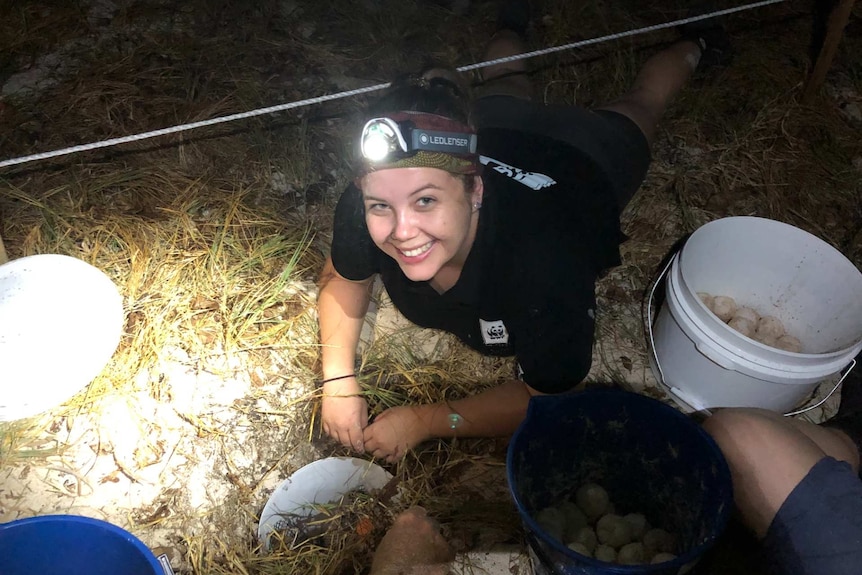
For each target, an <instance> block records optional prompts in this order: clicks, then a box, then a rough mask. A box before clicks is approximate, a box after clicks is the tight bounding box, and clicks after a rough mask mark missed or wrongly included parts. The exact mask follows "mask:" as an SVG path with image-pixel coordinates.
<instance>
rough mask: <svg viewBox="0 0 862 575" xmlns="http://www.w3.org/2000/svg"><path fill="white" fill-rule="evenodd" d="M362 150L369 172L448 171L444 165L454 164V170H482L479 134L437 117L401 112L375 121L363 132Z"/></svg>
mask: <svg viewBox="0 0 862 575" xmlns="http://www.w3.org/2000/svg"><path fill="white" fill-rule="evenodd" d="M360 151H361V153H362V158H363V159H364V161H365V163H366V165H367V168H368V169H369V170H378V169H385V168H395V167H402V166H423V165H427V166H430V167H443V168H444V169H448V168H446V167H445V166H441V163H442V164H447V165H448V164H450V163H451V164H452V165H453V166H455V168H453V169H451V170H450V171H454V172H457V173H476V172H477V171H478V156H477V154H476V132H475V131H474V130H473V129H472V128H471V127H469V126H467V125H464V124H461V123H460V122H456V121H455V120H451V119H449V118H446V117H444V116H437V115H435V114H424V113H421V112H397V113H393V114H389V115H388V116H385V117H379V118H372V119H371V120H368V121H367V122H366V123H365V127H363V129H362V136H361V138H360ZM423 153H424V154H423ZM426 156H427V158H426ZM446 157H449V158H450V159H451V162H450V161H448V160H446V159H445V158H446ZM423 158H425V160H423ZM411 159H412V160H411ZM441 159H442V160H441Z"/></svg>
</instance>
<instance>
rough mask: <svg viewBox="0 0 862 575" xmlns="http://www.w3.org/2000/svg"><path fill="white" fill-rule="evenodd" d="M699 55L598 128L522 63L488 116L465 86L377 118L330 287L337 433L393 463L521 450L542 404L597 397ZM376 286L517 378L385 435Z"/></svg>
mask: <svg viewBox="0 0 862 575" xmlns="http://www.w3.org/2000/svg"><path fill="white" fill-rule="evenodd" d="M521 51H523V46H522V45H521V42H520V39H519V37H518V36H517V34H515V33H514V32H512V31H511V30H501V31H500V32H499V33H498V34H497V35H496V36H495V38H494V39H493V40H492V42H491V45H490V47H489V50H488V55H489V56H493V57H495V58H497V57H502V56H506V55H510V54H515V53H519V52H521ZM699 55H700V47H699V46H698V44H696V43H695V42H692V41H687V40H683V41H680V42H678V43H676V44H674V45H672V46H670V47H669V48H667V49H665V50H664V51H662V52H659V53H658V54H656V55H654V56H653V57H652V58H650V59H649V60H648V61H647V62H646V64H645V66H644V68H643V70H642V72H641V73H640V75H639V76H638V78H637V80H636V83H635V86H634V87H633V89H632V90H631V91H630V92H629V93H627V94H625V95H624V96H623V97H622V98H620V99H619V100H617V101H615V102H613V103H611V104H609V105H608V106H606V107H605V108H604V109H601V110H596V111H588V110H583V109H577V108H568V107H556V108H554V107H549V106H543V105H540V104H535V103H533V102H530V101H529V83H528V81H526V76H524V75H523V74H520V73H521V72H523V71H524V69H523V68H522V67H520V66H521V65H520V64H509V65H506V66H503V67H495V68H492V69H490V70H489V71H487V72H486V74H485V83H484V85H483V87H482V94H481V97H479V98H478V99H477V100H476V101H475V102H473V103H470V101H469V99H468V98H467V96H466V93H467V91H466V90H465V89H464V88H463V87H462V86H461V85H460V84H459V82H458V78H457V77H456V76H454V75H453V74H452V73H449V72H445V71H441V70H432V71H430V72H428V73H426V74H423V75H420V76H414V77H403V78H400V79H398V80H396V81H395V82H393V84H392V86H391V87H390V89H389V91H388V92H387V93H386V94H384V95H383V97H382V98H381V99H380V100H379V101H378V102H377V103H376V104H375V105H373V106H372V107H371V108H370V109H369V110H368V113H367V116H366V118H367V121H366V123H365V126H364V128H363V130H362V134H361V145H360V150H361V154H362V158H361V160H362V172H361V174H360V175H359V177H358V178H357V179H356V181H355V182H354V184H352V185H350V186H348V188H347V190H345V192H344V194H343V195H342V197H341V199H340V201H339V203H338V206H337V208H336V212H335V222H334V235H333V243H332V252H331V257H330V258H329V260H328V261H327V263H326V266H325V268H324V270H323V274H322V278H321V290H320V298H319V302H318V307H319V317H320V335H321V343H322V363H323V377H324V384H323V405H322V422H323V429H324V431H325V432H326V433H328V434H329V435H331V436H332V437H334V438H335V439H337V440H338V441H340V442H341V443H342V444H344V445H346V446H349V447H352V448H353V449H355V450H357V451H368V452H370V453H372V454H373V455H374V456H376V457H380V458H385V459H387V460H388V461H395V460H397V459H399V458H400V457H402V456H403V455H404V454H405V453H406V451H407V450H409V449H411V448H412V447H413V446H415V445H417V444H418V443H420V442H422V441H424V440H426V439H430V438H434V437H451V436H454V435H455V434H456V433H457V434H458V435H459V436H462V437H493V436H505V435H508V434H511V433H512V432H513V431H514V430H515V429H516V428H517V426H518V424H519V423H520V422H521V420H522V419H523V417H524V414H525V413H526V407H527V404H528V402H529V399H530V397H531V396H533V395H536V394H542V393H561V392H566V391H570V390H571V389H573V388H574V387H575V386H576V385H577V384H579V383H580V382H581V380H582V379H583V378H584V377H585V376H586V374H587V372H588V371H589V368H590V362H591V355H592V354H591V352H592V344H593V331H594V318H595V311H594V310H595V295H594V289H595V281H596V278H597V277H598V275H599V274H600V273H601V272H602V271H603V270H605V269H607V268H610V267H612V266H615V265H618V264H619V243H620V241H621V239H622V234H621V233H620V229H619V213H620V210H621V209H622V208H623V207H625V205H626V203H627V202H628V200H629V199H630V198H631V197H632V195H633V194H634V193H635V191H636V190H637V189H638V187H639V186H640V183H641V181H642V180H643V177H644V175H645V173H646V169H647V166H648V164H649V159H650V152H649V138H650V137H651V135H652V133H653V132H654V130H655V125H656V123H657V122H658V119H659V118H660V117H661V115H662V113H663V111H664V108H665V106H666V105H667V104H668V103H669V101H670V99H671V98H672V97H673V96H674V95H675V94H676V93H677V91H678V90H679V89H680V88H681V87H682V85H683V84H684V82H685V81H686V80H687V78H688V77H689V76H690V75H691V73H692V70H693V62H696V61H697V59H698V58H699ZM513 74H514V76H513ZM519 74H520V75H519ZM378 274H379V275H380V276H381V278H382V280H383V284H384V286H385V287H386V290H387V292H388V293H389V296H390V298H391V299H392V302H393V303H394V305H395V306H396V307H397V308H398V309H399V310H400V311H401V313H402V314H404V316H405V317H406V318H407V319H409V320H410V321H412V322H413V323H415V324H417V325H419V326H422V327H429V328H435V329H441V330H445V331H448V332H450V333H453V334H455V335H457V336H458V337H459V338H460V339H461V340H462V341H464V342H465V343H466V344H467V345H469V346H470V347H472V348H473V349H475V350H477V351H479V352H481V353H484V354H487V355H514V356H516V359H517V362H518V366H519V371H520V377H519V379H514V378H513V379H512V380H510V381H507V382H505V383H503V384H502V385H500V386H498V387H495V388H492V389H490V390H487V391H484V392H482V393H479V394H477V395H474V396H471V397H467V398H464V399H462V400H458V401H452V402H446V403H439V404H434V405H416V406H400V407H395V408H391V409H388V410H386V411H384V412H383V413H381V414H379V415H378V416H377V417H376V418H375V420H374V422H373V423H371V424H370V425H369V423H368V407H367V404H366V403H365V400H364V399H363V398H362V396H361V394H360V388H359V385H358V383H357V381H356V377H355V375H354V360H355V354H356V347H357V344H358V341H359V334H360V331H361V328H362V323H363V319H364V316H365V313H366V310H367V307H368V303H369V298H370V292H369V289H370V286H371V283H372V280H373V278H374V277H375V276H376V275H378ZM454 418H457V419H454ZM453 421H457V422H458V423H457V425H453V424H452V422H453Z"/></svg>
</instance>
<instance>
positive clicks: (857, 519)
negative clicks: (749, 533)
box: [763, 457, 862, 575]
mask: <svg viewBox="0 0 862 575" xmlns="http://www.w3.org/2000/svg"><path fill="white" fill-rule="evenodd" d="M763 543H764V548H765V551H766V553H767V557H768V558H769V559H770V560H769V563H770V565H771V567H772V571H773V572H774V573H780V574H781V575H857V574H859V573H862V481H860V480H859V477H857V475H856V474H855V473H853V469H852V468H851V467H850V465H848V464H847V463H845V462H843V461H836V460H835V459H833V458H831V457H824V458H823V459H821V460H820V461H819V462H817V464H816V465H815V466H814V467H812V468H811V471H809V472H808V475H806V476H805V478H804V479H803V480H802V481H801V482H800V483H799V485H797V486H796V488H795V489H794V490H793V491H791V493H790V495H789V496H788V497H787V500H786V501H785V502H784V504H783V505H782V506H781V509H779V510H778V513H777V514H776V516H775V519H774V520H773V521H772V524H771V525H770V526H769V530H768V531H767V533H766V538H765V539H764V542H763Z"/></svg>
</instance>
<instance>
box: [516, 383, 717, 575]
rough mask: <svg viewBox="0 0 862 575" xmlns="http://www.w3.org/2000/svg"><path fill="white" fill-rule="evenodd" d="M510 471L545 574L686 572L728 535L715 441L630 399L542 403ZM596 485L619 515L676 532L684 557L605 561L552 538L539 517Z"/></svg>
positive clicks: (531, 415) (519, 438) (653, 404)
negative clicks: (637, 562)
mask: <svg viewBox="0 0 862 575" xmlns="http://www.w3.org/2000/svg"><path fill="white" fill-rule="evenodd" d="M506 469H507V475H508V480H509V488H510V489H511V492H512V495H513V497H514V499H515V504H516V506H517V508H518V512H519V513H520V516H521V519H522V521H523V523H524V527H525V529H526V532H527V542H528V544H529V550H530V555H531V559H532V562H533V567H534V570H535V572H536V575H610V574H627V575H634V574H638V575H641V574H650V575H665V574H667V575H676V574H678V573H685V572H686V571H688V569H690V568H692V567H693V566H694V564H695V563H696V562H697V561H698V559H700V557H701V556H702V555H703V553H704V552H705V551H706V550H707V549H709V548H710V547H711V546H712V545H713V544H714V543H715V541H716V540H717V539H718V537H719V536H720V535H721V533H722V532H723V531H724V528H725V526H726V525H727V520H728V517H729V514H730V512H731V510H732V508H733V492H732V486H731V480H730V471H729V470H728V467H727V463H726V462H725V460H724V457H723V456H722V454H721V452H720V451H719V449H718V446H717V445H716V444H715V442H714V441H713V440H712V438H711V437H709V435H707V434H706V432H704V431H703V429H702V428H701V427H700V426H699V425H698V424H697V423H695V422H694V421H692V420H691V419H689V418H688V417H687V416H685V415H683V414H682V413H680V412H679V411H677V410H675V409H673V408H671V407H669V406H667V405H665V404H664V403H661V402H660V401H657V400H655V399H650V398H648V397H644V396H641V395H637V394H634V393H628V392H624V391H616V390H590V391H584V392H580V393H573V394H570V395H562V396H538V397H533V398H532V399H531V400H530V406H529V408H528V410H527V417H526V418H525V419H524V421H523V423H522V424H521V426H520V427H519V428H518V430H517V431H516V432H515V435H514V436H513V437H512V441H511V443H510V444H509V451H508V454H507V461H506ZM587 482H594V483H598V484H599V485H602V486H603V487H604V488H605V489H606V490H607V491H608V493H609V494H610V497H611V500H612V501H613V502H614V505H615V508H616V513H618V514H626V513H643V514H644V515H646V517H647V519H648V520H649V521H650V522H651V523H652V524H653V525H654V526H659V527H662V528H664V529H666V530H668V531H670V532H672V533H675V534H677V535H678V540H679V542H680V544H679V552H678V553H677V557H676V559H674V560H672V561H667V562H665V563H659V564H656V565H649V564H643V565H617V564H613V563H606V562H603V561H599V560H597V559H593V558H591V557H587V556H585V555H581V554H579V553H576V552H575V551H572V550H570V549H568V548H567V547H566V546H565V545H564V544H563V543H562V542H560V541H559V540H557V539H556V538H554V537H552V536H551V535H549V534H548V533H546V532H545V531H544V530H543V529H542V528H541V527H540V526H539V525H538V523H537V522H536V520H535V519H534V517H536V514H537V513H538V512H539V511H541V510H542V509H544V508H545V507H548V506H550V505H552V504H553V505H556V504H558V503H560V502H561V501H562V500H564V499H568V498H570V497H569V496H570V495H571V494H573V493H574V491H575V490H576V489H577V488H578V486H580V485H582V484H584V483H587ZM571 499H573V498H571Z"/></svg>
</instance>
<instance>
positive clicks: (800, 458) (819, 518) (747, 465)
mask: <svg viewBox="0 0 862 575" xmlns="http://www.w3.org/2000/svg"><path fill="white" fill-rule="evenodd" d="M704 428H705V429H706V431H707V432H709V433H710V435H712V436H713V438H715V440H716V442H717V443H718V445H719V447H720V448H721V450H722V452H723V453H724V455H725V457H726V459H727V462H728V465H729V467H730V471H731V476H732V478H733V488H734V499H735V501H736V505H737V508H738V510H739V512H740V515H741V517H742V519H743V522H744V523H745V524H746V525H748V526H749V527H750V528H751V529H752V531H753V532H754V533H755V535H757V537H759V538H760V539H762V540H763V543H764V547H765V549H766V551H767V553H768V554H769V556H770V559H771V562H772V563H773V564H774V565H775V569H776V572H777V573H781V574H782V575H791V574H792V575H796V574H799V575H808V574H818V573H829V574H830V575H850V574H851V573H856V572H858V567H859V565H860V564H862V481H860V480H859V477H858V475H857V474H858V471H859V450H858V449H857V448H856V445H855V443H854V442H853V440H852V439H851V438H850V437H849V436H848V435H847V434H846V433H844V432H842V431H839V430H836V429H830V428H826V427H821V426H817V425H813V424H810V423H807V422H804V421H799V420H795V419H791V418H786V417H783V416H782V415H780V414H777V413H774V412H770V411H765V410H759V409H725V410H721V411H719V412H717V413H716V414H715V415H713V416H712V417H710V418H709V419H708V420H707V421H706V422H705V423H704Z"/></svg>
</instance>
